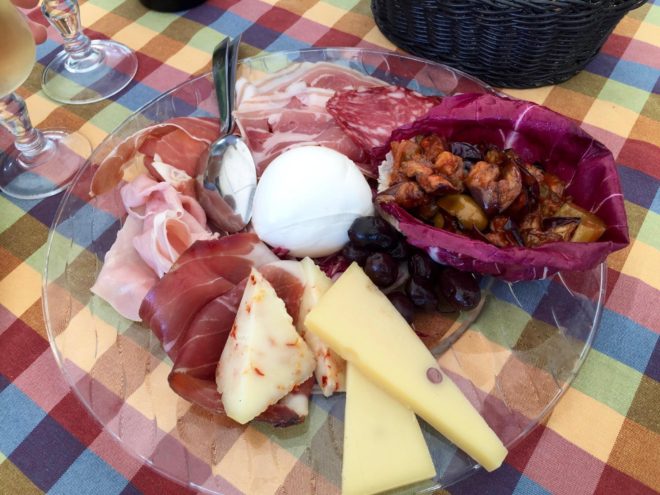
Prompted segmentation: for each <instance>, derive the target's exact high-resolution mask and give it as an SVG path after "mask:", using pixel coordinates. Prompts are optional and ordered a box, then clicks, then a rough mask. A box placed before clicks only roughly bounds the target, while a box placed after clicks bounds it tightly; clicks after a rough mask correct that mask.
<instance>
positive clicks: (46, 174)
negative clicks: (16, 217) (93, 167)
mask: <svg viewBox="0 0 660 495" xmlns="http://www.w3.org/2000/svg"><path fill="white" fill-rule="evenodd" d="M41 134H42V135H43V137H44V139H46V140H48V141H49V143H48V146H47V148H46V150H45V151H44V152H43V153H41V154H40V155H38V156H37V157H35V158H34V159H33V161H32V162H31V163H29V164H27V163H26V160H25V159H24V157H23V155H21V153H20V152H19V151H18V150H17V149H16V148H15V147H13V146H12V147H10V148H8V149H7V150H6V151H5V152H4V153H3V154H2V155H0V190H2V192H3V193H5V194H6V195H7V196H12V197H14V198H19V199H41V198H47V197H48V196H53V195H54V194H57V193H59V192H60V191H62V190H63V189H65V188H66V187H67V186H68V185H69V184H71V182H72V181H73V179H74V178H75V176H76V173H77V172H78V170H80V168H81V167H82V165H83V164H84V163H85V160H87V158H88V157H89V155H90V154H91V151H92V147H91V145H90V143H89V141H88V140H87V138H85V137H84V136H83V135H81V134H78V133H68V132H65V131H60V130H48V131H41Z"/></svg>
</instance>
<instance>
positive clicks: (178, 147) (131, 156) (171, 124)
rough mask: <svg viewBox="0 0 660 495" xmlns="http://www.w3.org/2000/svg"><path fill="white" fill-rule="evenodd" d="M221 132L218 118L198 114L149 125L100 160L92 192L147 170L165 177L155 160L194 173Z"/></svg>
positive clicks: (98, 191)
mask: <svg viewBox="0 0 660 495" xmlns="http://www.w3.org/2000/svg"><path fill="white" fill-rule="evenodd" d="M218 132H219V131H218V124H217V122H216V121H214V120H213V119H206V118H197V117H178V118H174V119H171V120H168V121H167V122H163V123H161V124H156V125H152V126H149V127H146V128H145V129H142V130H141V131H139V132H136V133H135V134H133V135H132V136H130V137H129V138H128V139H125V140H124V141H122V142H121V143H119V145H117V146H116V147H115V148H114V149H113V150H112V152H110V154H108V155H107V156H106V157H105V158H104V159H103V161H102V162H101V163H99V164H98V168H97V170H96V172H95V173H94V177H93V178H92V183H91V186H90V194H91V195H92V196H95V195H99V194H103V193H106V192H108V191H110V190H112V189H113V188H114V187H116V186H117V185H118V184H119V183H120V182H121V181H122V180H127V181H128V180H130V179H131V178H132V177H133V176H135V175H137V174H139V173H143V172H145V171H149V172H150V173H151V174H152V175H153V176H154V177H156V178H157V179H160V180H163V179H164V178H163V177H161V176H160V175H159V173H158V171H157V169H154V167H152V163H153V162H154V160H156V161H158V162H163V163H166V164H168V165H171V166H172V167H174V168H176V169H178V170H180V171H182V172H184V173H185V174H186V175H188V176H190V177H195V176H196V175H197V172H198V170H199V167H200V164H201V163H202V161H203V159H204V158H205V157H206V153H207V150H208V147H209V145H210V144H211V143H212V142H213V141H214V140H215V139H217V137H218ZM135 170H137V173H136V172H135Z"/></svg>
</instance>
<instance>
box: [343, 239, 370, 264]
mask: <svg viewBox="0 0 660 495" xmlns="http://www.w3.org/2000/svg"><path fill="white" fill-rule="evenodd" d="M341 254H342V256H344V258H346V259H347V260H348V261H355V262H357V264H358V265H360V266H364V262H365V261H366V259H367V256H369V254H371V253H370V251H368V250H366V249H363V248H359V247H357V246H356V245H355V244H353V243H352V242H349V243H348V244H346V245H345V246H344V247H343V249H342V250H341Z"/></svg>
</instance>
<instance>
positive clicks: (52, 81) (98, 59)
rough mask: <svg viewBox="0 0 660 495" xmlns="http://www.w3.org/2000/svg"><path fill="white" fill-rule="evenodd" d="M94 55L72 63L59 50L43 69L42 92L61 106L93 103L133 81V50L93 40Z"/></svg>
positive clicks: (111, 42)
mask: <svg viewBox="0 0 660 495" xmlns="http://www.w3.org/2000/svg"><path fill="white" fill-rule="evenodd" d="M91 48H92V50H93V51H94V56H93V57H90V59H89V60H83V61H75V60H73V59H72V57H71V56H70V55H69V53H68V52H66V51H65V50H62V51H61V52H60V53H58V54H57V55H56V56H55V58H54V59H53V60H52V61H51V63H50V64H48V66H47V67H46V68H45V69H44V74H43V78H42V81H41V84H42V87H43V90H44V93H46V95H48V96H49V97H50V98H51V99H53V100H55V101H59V102H62V103H73V104H85V103H94V102H97V101H101V100H104V99H106V98H108V97H109V96H112V95H114V94H116V93H118V92H119V91H121V90H122V89H124V88H125V87H126V86H127V85H128V83H130V82H131V81H132V80H133V77H134V76H135V73H136V72H137V67H138V61H137V57H136V56H135V53H134V52H133V50H131V49H130V48H128V47H127V46H125V45H122V44H121V43H117V42H116V41H111V40H93V41H92V42H91Z"/></svg>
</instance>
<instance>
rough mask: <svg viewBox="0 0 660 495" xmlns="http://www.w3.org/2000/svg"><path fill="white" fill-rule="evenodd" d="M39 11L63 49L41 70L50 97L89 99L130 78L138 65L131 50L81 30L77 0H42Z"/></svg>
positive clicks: (120, 86)
mask: <svg viewBox="0 0 660 495" xmlns="http://www.w3.org/2000/svg"><path fill="white" fill-rule="evenodd" d="M5 1H6V0H5ZM41 11H42V12H43V14H44V16H45V17H46V19H48V22H50V24H51V25H52V26H53V27H55V28H56V29H57V30H58V31H59V33H60V35H61V36H62V38H63V39H64V49H63V50H61V51H60V52H59V53H58V54H57V55H55V58H53V60H52V61H51V62H50V63H49V64H48V66H47V67H46V68H45V69H44V73H43V79H42V87H43V90H44V93H46V94H47V95H48V96H49V97H50V98H52V99H53V100H55V101H59V102H62V103H76V104H83V103H93V102H96V101H100V100H103V99H105V98H108V97H109V96H112V95H114V94H116V93H118V92H119V91H121V90H122V89H124V88H125V87H126V85H127V84H128V83H129V82H131V80H132V79H133V77H134V76H135V73H136V72H137V66H138V62H137V57H136V56H135V53H134V52H133V51H132V50H131V49H130V48H128V47H127V46H125V45H123V44H121V43H118V42H116V41H112V40H93V41H92V40H90V39H89V37H87V36H86V35H85V34H83V32H82V25H81V23H80V8H79V6H78V1H77V0H43V2H42V4H41Z"/></svg>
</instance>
